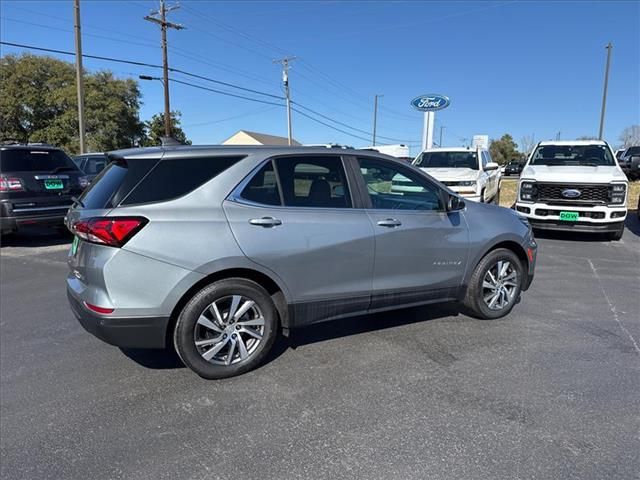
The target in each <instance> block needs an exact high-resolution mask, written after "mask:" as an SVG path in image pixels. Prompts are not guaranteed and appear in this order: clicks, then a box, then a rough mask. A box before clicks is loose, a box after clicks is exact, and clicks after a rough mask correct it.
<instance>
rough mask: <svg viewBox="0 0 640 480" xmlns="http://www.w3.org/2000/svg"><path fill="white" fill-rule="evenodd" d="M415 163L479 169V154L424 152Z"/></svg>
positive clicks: (435, 166) (467, 152)
mask: <svg viewBox="0 0 640 480" xmlns="http://www.w3.org/2000/svg"><path fill="white" fill-rule="evenodd" d="M414 165H415V166H416V167H420V168H470V169H472V170H478V155H477V153H476V152H472V151H463V152H446V151H433V152H422V153H421V154H420V155H419V156H418V158H416V160H415V162H414Z"/></svg>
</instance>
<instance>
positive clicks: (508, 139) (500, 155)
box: [489, 133, 522, 165]
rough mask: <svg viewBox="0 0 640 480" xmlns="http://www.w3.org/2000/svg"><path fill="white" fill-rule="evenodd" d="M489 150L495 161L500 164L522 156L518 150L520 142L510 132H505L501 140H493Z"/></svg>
mask: <svg viewBox="0 0 640 480" xmlns="http://www.w3.org/2000/svg"><path fill="white" fill-rule="evenodd" d="M489 152H490V153H491V157H492V158H493V161H494V162H496V163H498V164H500V165H504V164H506V163H508V162H510V161H511V160H520V159H521V158H522V154H521V153H520V152H519V151H518V144H517V143H516V142H514V141H513V137H512V136H511V135H509V134H508V133H505V134H504V135H503V136H502V137H500V139H499V140H491V143H490V144H489Z"/></svg>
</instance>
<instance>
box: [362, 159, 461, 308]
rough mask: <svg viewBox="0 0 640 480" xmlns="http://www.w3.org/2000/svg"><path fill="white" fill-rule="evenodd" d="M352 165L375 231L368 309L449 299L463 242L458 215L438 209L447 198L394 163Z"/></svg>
mask: <svg viewBox="0 0 640 480" xmlns="http://www.w3.org/2000/svg"><path fill="white" fill-rule="evenodd" d="M356 161H357V163H356V164H355V167H356V168H357V171H358V173H359V174H360V175H359V179H360V180H361V184H360V185H361V189H362V190H363V192H366V198H367V200H368V204H367V209H366V212H367V214H368V215H369V218H370V219H371V223H372V226H373V228H374V230H375V240H376V244H375V260H374V270H373V289H372V298H371V309H379V308H385V307H388V306H395V305H401V304H406V305H409V304H418V303H425V302H428V301H430V300H433V299H441V298H453V297H454V296H455V295H456V294H457V293H458V289H459V287H460V285H461V282H462V277H463V274H464V269H465V265H466V263H467V255H468V241H469V237H468V230H467V226H466V223H465V221H464V219H463V218H462V215H461V213H460V212H447V211H446V210H445V208H444V201H445V197H446V195H448V194H447V193H446V192H443V191H442V190H441V188H440V187H439V186H437V185H436V184H435V183H434V182H432V181H430V180H429V179H428V178H426V177H425V176H424V175H422V174H421V173H419V172H417V171H415V170H414V169H412V168H409V167H407V166H404V165H402V164H399V163H398V162H393V161H390V160H386V159H381V158H373V157H358V158H357V160H356Z"/></svg>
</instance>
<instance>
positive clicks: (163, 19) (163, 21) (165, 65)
mask: <svg viewBox="0 0 640 480" xmlns="http://www.w3.org/2000/svg"><path fill="white" fill-rule="evenodd" d="M178 8H180V5H172V6H170V7H168V6H166V5H165V3H164V0H160V8H159V9H158V11H154V12H151V13H150V14H149V15H147V16H146V17H144V19H145V20H148V21H149V22H153V23H157V24H158V25H160V31H161V32H162V83H163V85H164V136H165V137H170V136H171V108H170V107H169V61H168V59H167V28H175V29H176V30H182V29H183V28H184V27H183V26H182V25H180V24H178V23H171V22H167V13H169V12H170V11H172V10H176V9H178ZM158 17H159V18H158Z"/></svg>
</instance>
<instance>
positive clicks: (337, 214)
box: [224, 155, 374, 324]
mask: <svg viewBox="0 0 640 480" xmlns="http://www.w3.org/2000/svg"><path fill="white" fill-rule="evenodd" d="M352 191H353V190H352V186H351V185H350V184H349V182H348V180H347V176H346V172H345V169H344V165H343V160H342V158H341V156H339V155H321V156H320V155H315V156H314V155H288V156H281V157H277V158H274V159H271V160H269V161H267V162H266V163H264V164H263V165H262V166H261V167H260V168H259V169H258V170H257V172H256V173H255V174H254V175H253V176H251V177H250V178H249V179H248V180H245V182H243V184H241V185H240V186H239V187H238V188H237V189H236V191H235V192H234V193H233V194H232V195H231V197H230V198H229V199H228V200H227V201H225V203H224V210H225V213H226V215H227V218H228V220H229V223H230V225H231V229H232V230H233V233H234V235H235V237H236V239H237V241H238V244H239V246H240V248H241V249H242V251H243V252H244V254H245V255H246V256H247V257H248V258H249V259H251V260H252V261H254V262H256V263H258V264H260V265H262V266H263V267H266V268H267V269H269V270H271V271H272V272H274V273H275V274H276V275H277V276H278V277H279V278H280V279H281V280H282V281H283V282H284V283H285V285H286V287H287V289H288V291H289V293H290V296H291V299H292V301H293V308H294V312H295V315H294V317H295V319H296V322H297V324H300V323H312V322H314V321H317V320H322V319H327V318H335V317H337V316H340V315H344V314H348V313H353V312H360V311H362V312H364V311H366V310H367V308H368V306H369V300H370V293H371V282H372V277H373V254H374V231H373V227H372V226H371V222H370V220H369V217H368V215H367V213H366V212H365V210H364V209H363V208H362V206H361V205H359V204H358V202H359V199H358V198H357V197H355V198H352ZM357 207H360V208H357Z"/></svg>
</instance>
